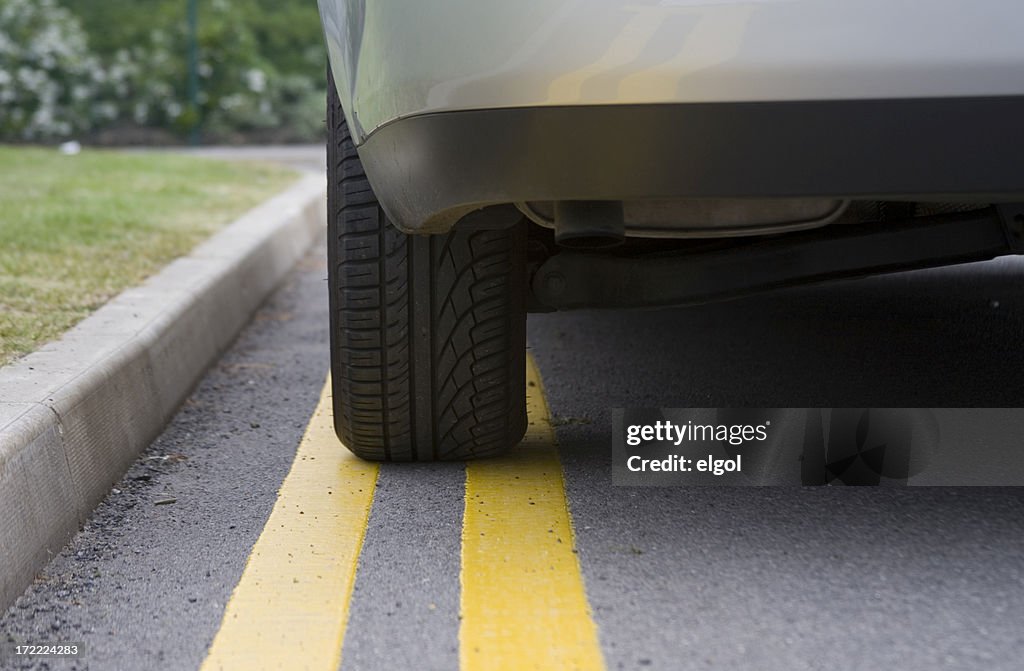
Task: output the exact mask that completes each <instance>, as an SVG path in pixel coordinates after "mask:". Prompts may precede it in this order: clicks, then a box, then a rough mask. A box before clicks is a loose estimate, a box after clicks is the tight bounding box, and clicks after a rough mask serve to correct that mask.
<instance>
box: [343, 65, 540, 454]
mask: <svg viewBox="0 0 1024 671" xmlns="http://www.w3.org/2000/svg"><path fill="white" fill-rule="evenodd" d="M328 91H329V93H328V105H327V106H328V111H327V124H328V134H329V138H328V149H327V177H328V195H327V208H328V209H327V212H328V272H327V283H328V287H329V291H330V301H329V302H330V330H331V332H330V339H331V375H332V390H333V395H334V398H333V407H334V426H335V431H336V432H337V434H338V437H339V438H340V439H341V441H342V442H343V443H344V444H345V445H346V446H347V447H348V449H350V450H351V451H352V452H353V453H355V454H356V455H358V456H359V457H361V458H363V459H367V460H371V461H434V460H462V459H472V458H477V457H485V456H490V455H493V454H496V453H499V452H501V451H503V450H505V449H506V448H508V447H510V446H512V445H514V444H516V443H517V442H518V441H519V440H520V439H521V438H522V436H523V434H524V433H525V431H526V400H525V394H526V389H525V369H526V287H527V285H526V270H525V268H526V260H525V245H526V237H525V236H526V231H525V224H524V223H523V222H519V223H517V224H515V225H513V226H511V227H506V228H502V229H498V230H488V229H483V230H481V229H474V230H468V231H458V230H457V231H453V232H451V233H448V234H445V235H407V234H405V233H402V232H401V231H399V230H398V229H397V228H395V227H394V226H393V225H391V224H390V223H389V221H388V218H387V216H386V214H385V213H384V211H383V209H382V208H381V206H380V204H379V203H378V202H377V199H376V197H375V196H374V193H373V189H372V188H371V187H370V184H369V181H368V180H367V178H366V175H365V173H364V171H363V166H362V164H361V163H360V160H359V156H358V155H357V153H356V149H355V146H354V143H353V140H352V137H351V135H350V134H349V130H348V126H347V124H346V122H345V117H344V114H343V113H342V109H341V105H340V103H339V100H338V95H337V92H336V90H335V88H334V82H333V80H330V78H329V82H328Z"/></svg>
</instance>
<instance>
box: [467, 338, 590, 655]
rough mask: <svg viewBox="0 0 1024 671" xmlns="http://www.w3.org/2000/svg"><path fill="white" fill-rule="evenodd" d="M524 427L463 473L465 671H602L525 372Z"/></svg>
mask: <svg viewBox="0 0 1024 671" xmlns="http://www.w3.org/2000/svg"><path fill="white" fill-rule="evenodd" d="M527 407H528V411H529V416H530V427H529V429H528V430H527V432H526V438H525V439H524V440H523V442H522V444H521V445H520V446H519V447H517V448H515V449H513V450H512V451H511V452H510V453H509V454H508V456H506V457H502V458H498V459H489V460H485V461H478V462H470V463H469V464H467V466H466V509H465V516H464V518H463V528H462V569H461V576H460V580H461V583H462V597H461V600H462V623H461V625H460V629H459V658H460V665H461V668H462V671H476V670H477V669H516V670H519V669H543V670H547V669H558V670H562V669H566V670H568V669H581V670H583V669H587V670H589V669H604V668H605V667H604V658H603V656H602V654H601V647H600V644H599V643H598V638H597V627H596V625H595V624H594V621H593V619H592V618H591V615H590V607H589V605H588V603H587V596H586V591H585V590H584V586H583V576H582V574H581V572H580V565H579V561H578V559H577V557H576V554H575V553H574V552H573V549H574V546H575V543H574V538H573V530H572V522H571V520H570V517H569V507H568V503H567V501H566V498H565V486H564V482H563V480H562V467H561V464H560V463H559V460H558V451H557V449H556V447H555V439H554V433H553V431H552V430H551V422H550V419H549V415H548V407H547V402H546V401H545V399H544V392H543V389H542V387H541V380H540V374H539V373H538V371H537V366H536V363H535V362H534V361H533V358H532V357H531V358H530V359H529V362H528V364H527Z"/></svg>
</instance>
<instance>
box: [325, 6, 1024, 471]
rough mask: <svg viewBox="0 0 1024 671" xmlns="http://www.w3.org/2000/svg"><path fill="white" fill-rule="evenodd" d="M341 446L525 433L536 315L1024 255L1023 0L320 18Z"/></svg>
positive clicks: (396, 456) (427, 452)
mask: <svg viewBox="0 0 1024 671" xmlns="http://www.w3.org/2000/svg"><path fill="white" fill-rule="evenodd" d="M319 8H320V15H321V20H322V23H323V28H324V33H325V37H326V46H327V52H328V60H329V64H330V65H329V86H328V89H329V92H328V109H327V124H328V131H329V141H328V182H329V184H328V186H329V188H328V208H329V211H328V213H329V231H328V244H329V273H328V280H329V282H328V284H329V288H330V319H331V324H330V328H331V372H332V385H333V394H334V413H335V425H336V429H337V433H338V436H339V438H340V439H341V440H342V442H344V444H345V445H346V446H347V447H348V448H349V449H351V450H352V451H353V452H354V453H355V454H357V455H358V456H360V457H363V458H365V459H370V460H386V461H411V460H421V461H422V460H444V459H456V460H461V459H471V458H477V457H484V456H489V455H493V454H497V453H500V452H501V451H503V450H505V449H507V448H509V447H510V446H512V445H515V444H516V443H517V442H518V441H519V440H520V439H521V438H522V436H523V434H524V431H525V428H526V422H527V420H526V407H525V401H524V395H525V382H524V367H525V348H526V337H525V323H526V317H527V313H528V312H533V311H551V310H566V309H581V308H643V307H658V306H670V305H690V304H697V303H703V302H708V301H714V300H725V299H730V298H735V297H738V296H744V295H748V294H752V293H756V292H759V291H764V290H768V289H774V288H778V287H784V286H791V285H795V284H802V283H808V282H819V281H823V280H829V279H836V278H848V277H858V276H863V275H869V274H874V273H881V272H891V271H897V270H906V269H913V268H922V267H929V266H939V265H945V264H952V263H963V262H968V261H977V260H984V259H990V258H993V257H995V256H1000V255H1004V254H1016V253H1021V252H1022V251H1024V247H1022V232H1024V207H1022V206H1021V201H1022V200H1024V123H1022V122H1021V120H1022V119H1024V40H1022V39H1021V38H1020V28H1021V26H1024V4H1022V3H1020V2H1018V1H1017V0H988V1H987V2H983V3H979V2H970V1H969V0H904V1H902V2H892V1H891V0H857V1H856V2H853V1H850V2H840V1H839V0H745V1H733V0H632V1H631V2H628V3H627V2H621V1H618V0H587V1H586V2H584V1H583V0H518V1H517V2H502V3H497V2H495V3H490V2H479V1H470V0H433V1H432V2H384V1H382V0H319Z"/></svg>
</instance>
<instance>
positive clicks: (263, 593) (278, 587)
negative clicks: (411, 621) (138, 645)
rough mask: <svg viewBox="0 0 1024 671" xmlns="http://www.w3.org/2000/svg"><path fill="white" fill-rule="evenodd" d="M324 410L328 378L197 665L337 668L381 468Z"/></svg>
mask: <svg viewBox="0 0 1024 671" xmlns="http://www.w3.org/2000/svg"><path fill="white" fill-rule="evenodd" d="M331 416H332V415H331V396H330V378H328V381H327V384H326V385H325V386H324V390H323V393H322V395H321V397H320V403H319V404H318V405H317V408H316V411H315V413H314V414H313V418H312V420H311V421H310V423H309V426H308V427H307V429H306V434H305V436H303V438H302V443H301V444H300V445H299V449H298V452H297V453H296V455H295V461H294V463H293V464H292V468H291V471H290V472H289V473H288V477H287V478H286V479H285V481H284V484H283V485H282V486H281V490H280V492H279V494H278V499H277V503H275V504H274V509H273V511H272V512H271V513H270V518H269V519H268V520H267V523H266V526H264V527H263V533H261V534H260V537H259V539H258V540H257V541H256V545H255V546H253V550H252V554H251V555H250V556H249V561H248V563H247V564H246V566H245V571H244V572H243V573H242V578H241V580H240V581H239V583H238V586H237V587H235V591H234V593H233V594H232V595H231V600H230V601H229V602H228V605H227V608H226V609H225V611H224V618H223V620H222V621H221V625H220V631H218V632H217V636H216V637H215V638H214V640H213V644H212V645H211V646H210V651H209V654H208V656H207V658H206V661H205V662H204V663H203V666H202V669H203V671H212V670H213V669H246V670H247V671H248V670H258V669H306V668H308V669H332V670H333V669H337V668H338V665H339V663H340V661H341V644H342V641H343V640H344V636H345V625H346V623H347V621H348V610H349V601H350V599H351V596H352V586H353V584H354V582H355V574H356V565H357V562H358V560H359V551H360V549H361V548H362V545H363V536H364V535H365V533H366V524H367V520H368V518H369V514H370V504H371V503H372V501H373V490H374V487H375V485H376V482H377V471H378V468H377V465H376V464H371V463H367V462H364V461H360V460H359V459H357V458H356V457H355V456H353V455H351V454H350V453H349V451H348V450H346V449H344V448H343V447H342V446H341V445H340V444H339V443H338V439H337V438H336V437H335V435H334V429H333V427H332V424H331Z"/></svg>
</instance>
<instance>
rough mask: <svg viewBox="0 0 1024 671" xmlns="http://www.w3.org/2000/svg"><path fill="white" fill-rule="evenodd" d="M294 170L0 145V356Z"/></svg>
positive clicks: (133, 277)
mask: <svg viewBox="0 0 1024 671" xmlns="http://www.w3.org/2000/svg"><path fill="white" fill-rule="evenodd" d="M296 178H297V176H296V173H294V172H293V171H291V170H288V169H286V168H282V167H277V166H271V165H262V164H254V163H228V162H222V161H214V160H210V159H203V158H197V157H190V156H178V155H173V154H163V153H160V154H122V153H116V152H108V151H99V150H89V149H85V150H83V151H82V153H81V154H79V155H77V156H63V155H61V154H60V153H58V152H57V151H56V150H55V149H36V148H21V147H3V146H0V366H2V365H4V364H6V363H9V362H10V361H12V360H13V359H15V358H16V357H18V356H20V355H22V354H26V353H28V352H31V351H32V350H33V349H36V348H37V347H38V346H39V345H41V344H43V343H45V342H47V341H49V340H53V339H54V338H56V337H57V336H59V335H60V334H61V333H63V332H64V331H66V330H67V329H68V328H70V327H71V326H73V325H74V324H75V323H77V322H78V321H79V320H80V319H82V318H83V317H85V316H86V315H88V314H89V313H90V312H92V311H93V310H95V309H96V308H98V307H99V306H101V305H102V304H103V303H105V302H106V301H107V300H108V299H110V298H112V297H113V296H115V295H116V294H118V293H119V292H120V291H122V290H123V289H126V288H128V287H130V286H133V285H135V284H138V283H140V282H141V281H142V280H144V279H145V278H146V277H148V276H149V275H151V274H153V273H154V272H155V271H157V270H159V269H160V268H161V267H163V266H164V265H166V264H167V263H168V262H169V261H171V260H172V259H174V258H175V257H178V256H181V255H183V254H186V253H188V252H189V251H190V250H191V249H192V248H193V247H194V246H195V245H196V244H197V243H199V242H201V241H202V240H204V239H205V238H207V237H209V236H210V234H211V233H213V232H215V231H217V230H218V229H220V228H222V227H223V226H224V225H225V224H227V223H229V222H231V221H232V220H233V219H234V218H236V217H237V216H238V215H240V214H242V213H243V212H245V211H246V210H248V209H249V208H251V207H254V206H255V205H258V204H259V203H260V202H262V201H263V200H265V199H266V198H268V197H270V196H272V195H273V194H274V193H276V192H278V191H281V190H282V189H284V188H286V187H287V186H288V185H289V184H291V183H292V182H294V181H295V179H296Z"/></svg>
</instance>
